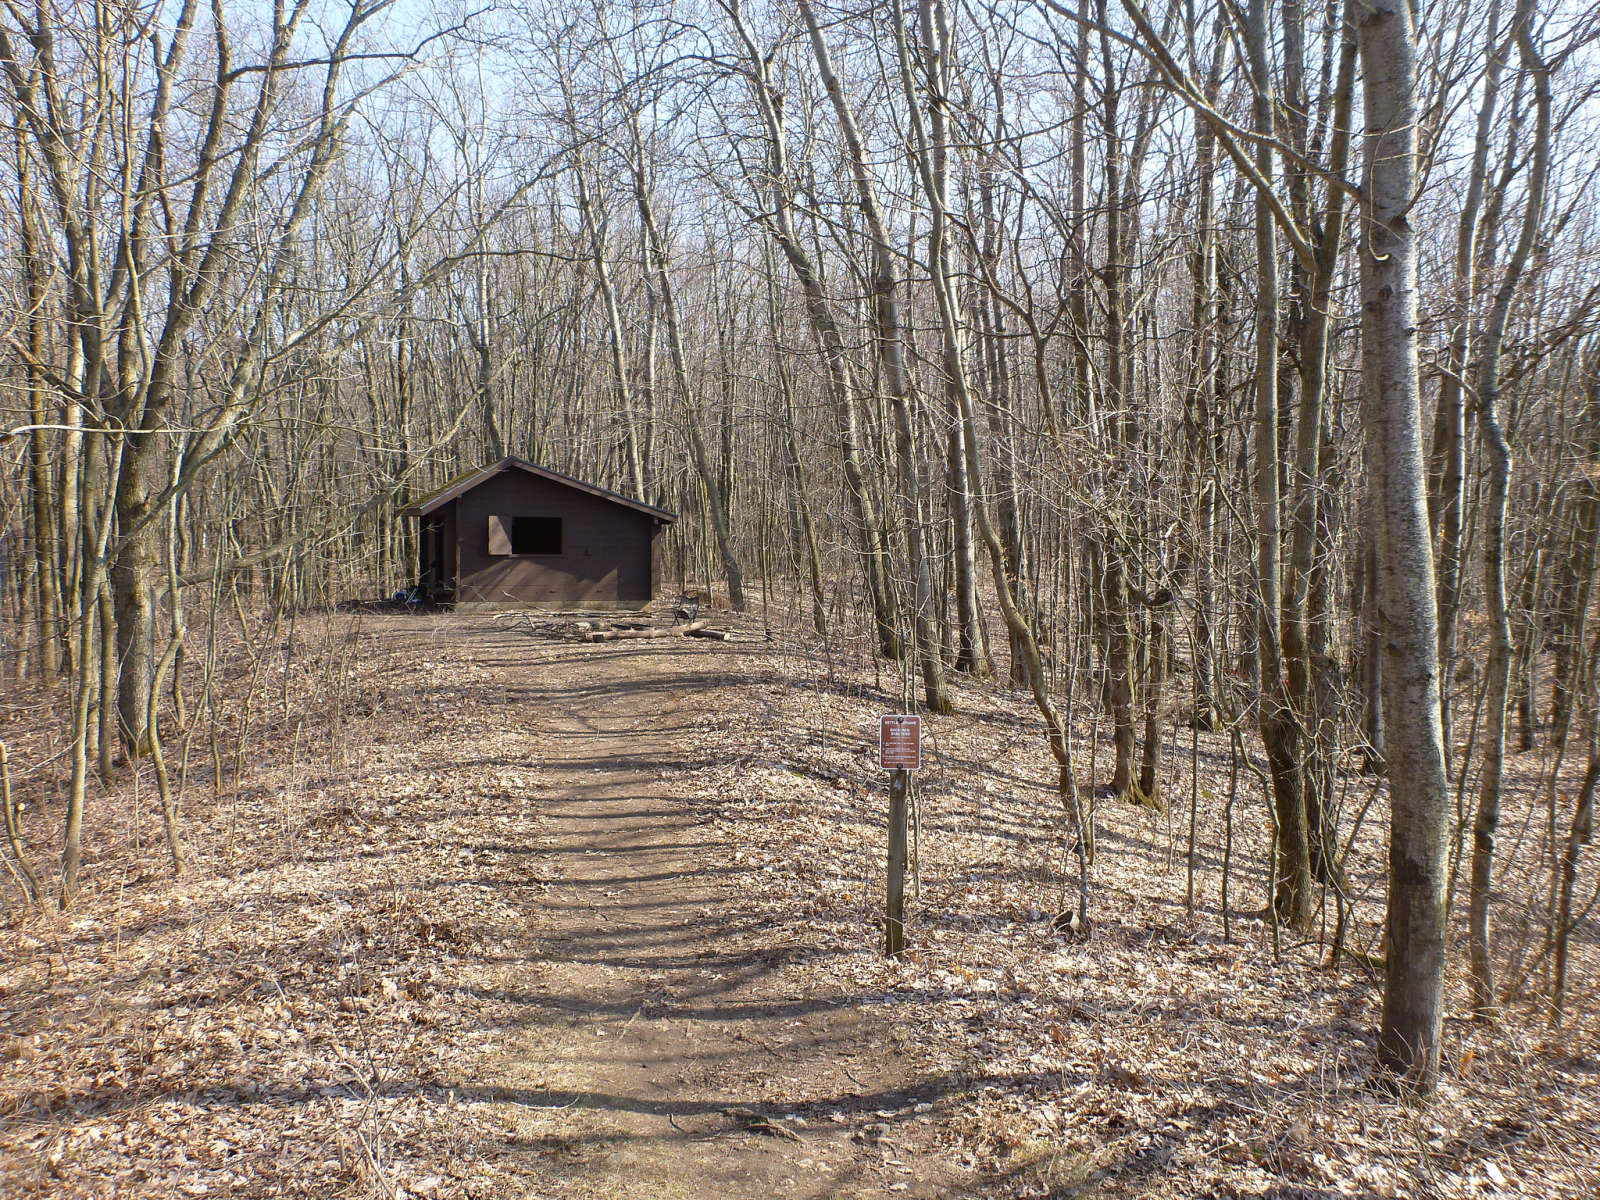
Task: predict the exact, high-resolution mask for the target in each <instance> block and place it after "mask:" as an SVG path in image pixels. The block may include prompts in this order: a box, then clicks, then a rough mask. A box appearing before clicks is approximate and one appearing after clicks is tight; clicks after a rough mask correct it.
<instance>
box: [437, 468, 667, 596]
mask: <svg viewBox="0 0 1600 1200" xmlns="http://www.w3.org/2000/svg"><path fill="white" fill-rule="evenodd" d="M441 511H442V512H448V514H449V518H448V519H447V525H448V526H450V527H451V528H447V535H450V536H451V539H452V542H453V545H452V546H451V547H450V548H449V549H447V554H448V553H450V550H454V551H455V554H456V557H457V562H458V563H459V567H458V575H457V582H456V596H455V598H456V602H457V603H458V604H487V605H495V604H507V605H513V604H533V605H548V606H552V607H559V606H573V605H593V606H596V607H606V606H624V605H626V606H636V605H643V604H647V603H649V601H650V599H651V597H652V592H653V584H654V575H655V563H656V555H655V553H654V551H655V546H654V543H655V537H656V534H657V532H658V531H659V528H660V527H659V524H658V523H657V521H656V520H655V519H653V518H652V517H650V516H648V515H646V514H644V513H641V512H638V511H635V510H632V509H629V508H626V507H623V506H622V505H619V504H615V503H612V502H611V501H608V500H605V499H603V498H601V497H599V496H594V495H590V494H588V493H585V492H582V491H578V490H576V489H575V488H571V487H564V486H562V485H560V484H557V483H552V482H550V481H549V480H545V479H541V478H539V477H537V476H534V475H530V474H528V473H526V472H524V471H518V470H516V469H515V468H507V469H506V470H503V471H501V472H500V473H499V474H497V475H494V476H492V477H490V478H489V479H486V480H484V481H483V482H482V483H480V484H478V485H477V486H476V487H474V488H472V489H471V490H469V491H467V492H465V493H463V494H462V495H460V496H458V497H456V498H455V499H454V500H452V501H450V502H449V503H447V504H445V505H442V506H441ZM490 517H504V518H508V519H509V518H511V517H558V518H560V520H561V522H562V530H561V551H562V552H561V553H560V554H551V555H542V554H541V555H503V554H491V553H490V546H489V518H490ZM508 527H509V520H508Z"/></svg>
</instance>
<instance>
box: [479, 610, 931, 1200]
mask: <svg viewBox="0 0 1600 1200" xmlns="http://www.w3.org/2000/svg"><path fill="white" fill-rule="evenodd" d="M480 653H481V655H482V657H480V660H479V661H480V662H482V663H486V664H487V665H489V666H490V668H491V670H492V671H493V675H494V678H495V680H496V681H497V683H498V684H499V685H500V687H501V688H502V689H503V692H502V699H503V702H505V703H509V704H511V705H512V706H513V711H512V712H510V713H508V714H504V715H507V716H510V717H511V718H512V720H513V721H514V722H515V721H518V720H520V721H525V722H526V725H527V727H528V728H529V729H530V730H531V732H532V733H533V735H534V739H535V741H536V743H537V744H538V745H539V747H540V748H541V754H540V761H539V762H538V764H537V769H536V773H535V780H536V787H535V788H534V791H535V793H536V795H535V797H534V798H533V799H532V800H531V801H530V802H531V803H534V804H536V805H537V806H538V808H539V811H540V816H541V818H542V819H543V824H542V825H541V828H540V833H539V837H538V841H539V844H538V845H537V846H535V847H526V846H522V847H519V846H509V847H506V849H507V850H508V851H510V852H513V853H522V854H525V855H526V858H525V859H524V861H525V862H526V863H527V864H528V866H529V869H530V870H531V871H533V872H535V873H536V874H537V879H538V881H539V884H540V886H538V887H536V888H531V889H528V890H527V894H528V895H529V896H531V897H533V899H531V901H529V902H528V903H526V905H525V907H526V917H527V925H526V929H525V931H524V935H523V939H522V941H521V942H520V943H517V944H516V953H515V955H514V956H513V957H512V959H511V960H510V961H509V962H508V965H507V968H506V969H505V971H504V972H503V973H502V974H503V986H504V987H505V989H506V993H507V995H509V996H510V997H511V998H512V999H513V1000H514V1001H515V1002H516V1004H517V1006H518V1009H517V1011H518V1013H519V1019H518V1022H517V1024H516V1026H515V1028H514V1031H513V1032H512V1033H511V1034H510V1036H509V1038H508V1040H507V1041H506V1042H505V1044H504V1046H503V1054H502V1055H501V1057H500V1067H499V1069H498V1070H497V1071H495V1072H493V1073H494V1074H496V1075H497V1076H498V1077H496V1078H486V1079H481V1080H476V1081H470V1082H471V1083H473V1084H476V1085H477V1086H479V1087H482V1088H483V1089H484V1091H485V1093H486V1094H489V1095H496V1094H498V1095H501V1096H505V1097H507V1098H512V1099H514V1101H515V1104H514V1106H513V1110H512V1111H513V1112H514V1113H515V1117H516V1124H517V1126H518V1128H517V1129H516V1131H515V1133H514V1135H513V1136H512V1137H511V1139H510V1144H511V1147H512V1153H513V1154H514V1155H515V1156H516V1157H517V1158H518V1159H519V1160H520V1161H518V1162H517V1164H516V1166H517V1168H518V1170H517V1171H516V1173H517V1174H523V1173H526V1174H527V1175H528V1176H531V1179H530V1182H531V1183H532V1184H533V1191H534V1194H536V1195H550V1196H562V1197H567V1196H570V1197H585V1198H595V1200H598V1198H601V1197H606V1198H610V1197H635V1196H636V1197H652V1198H656V1200H664V1198H668V1197H716V1198H719V1200H720V1198H724V1197H742V1196H750V1197H779V1196H783V1197H789V1196H793V1197H865V1196H878V1195H898V1196H943V1195H950V1194H954V1193H953V1191H952V1189H951V1185H950V1181H949V1179H948V1173H949V1172H948V1168H947V1167H946V1166H945V1165H943V1164H942V1162H941V1160H940V1159H939V1157H937V1156H936V1155H935V1154H933V1153H931V1150H932V1142H933V1139H934V1136H935V1133H936V1128H935V1123H936V1120H937V1118H936V1116H934V1115H932V1113H933V1109H934V1105H935V1102H936V1101H937V1100H938V1099H939V1088H938V1085H937V1082H936V1081H934V1080H931V1079H928V1078H925V1077H922V1076H921V1075H919V1072H918V1070H917V1067H916V1064H915V1061H914V1056H913V1055H912V1054H911V1053H909V1052H902V1051H900V1050H897V1049H896V1045H897V1043H896V1040H895V1037H894V1032H895V1031H894V1030H892V1029H890V1028H887V1027H886V1025H887V1022H886V1021H885V1019H884V1018H882V1017H880V1016H879V1014H878V1013H877V1012H876V1011H874V1009H873V1007H872V1006H871V1005H870V1004H864V1003H862V1002H861V998H860V997H858V996H855V995H853V994H852V992H851V991H850V989H849V988H848V987H845V986H839V985H837V984H834V983H831V982H824V983H822V984H819V983H818V982H817V981H818V980H819V979H822V980H826V979H827V976H826V973H825V972H820V973H819V972H818V971H817V970H816V969H815V966H814V965H813V966H811V967H810V968H809V969H805V970H801V969H798V968H799V964H801V963H803V962H805V961H807V959H808V958H812V957H813V953H814V951H815V950H816V948H814V947H803V946H795V945H793V944H790V945H779V946H773V945H768V946H766V948H764V949H763V948H762V945H763V943H762V939H761V937H760V936H759V931H758V930H751V929H746V928H741V927H740V926H739V923H738V921H737V919H735V918H732V917H730V916H729V915H728V914H729V913H730V912H732V911H734V909H733V908H732V907H731V906H729V905H727V904H726V900H727V899H728V889H729V887H730V886H731V885H730V883H729V878H730V877H731V876H734V875H736V874H737V872H736V870H735V869H734V868H733V866H732V863H731V858H732V856H733V855H734V854H735V853H736V848H735V847H732V846H729V845H726V844H719V842H718V841H717V840H716V838H715V837H714V835H713V834H712V832H711V830H710V826H709V823H706V822H702V821H700V820H698V819H697V818H696V815H695V812H694V811H693V809H692V808H691V807H690V806H689V805H687V804H686V803H685V802H684V801H683V800H682V799H679V798H675V797H674V793H675V792H679V791H681V785H682V782H683V777H684V776H685V774H686V773H688V772H690V771H691V770H692V769H693V767H694V766H695V764H696V761H697V758H696V756H697V748H696V745H695V743H694V738H693V736H692V732H691V731H689V730H688V728H687V725H688V720H687V718H689V717H690V716H692V715H695V714H701V713H704V712H705V711H706V706H707V705H715V704H716V703H718V702H719V700H720V698H721V693H722V691H723V690H724V689H726V688H729V687H730V684H731V685H732V686H737V684H736V683H734V682H733V681H731V680H730V677H729V675H728V672H729V671H730V668H731V669H734V670H736V667H734V666H732V664H730V660H729V657H728V656H729V655H736V654H737V651H734V650H732V649H730V648H718V649H715V650H713V649H710V648H703V647H698V646H695V645H694V644H692V643H670V644H664V645H660V646H653V647H648V648H645V649H638V648H632V647H622V648H610V647H581V648H574V647H565V646H561V647H551V646H538V645H537V644H535V646H534V647H530V644H529V641H528V640H527V639H526V638H522V637H518V636H517V635H514V634H504V635H494V636H492V637H490V638H487V639H485V641H484V642H483V643H482V645H481V647H480ZM746 686H748V685H746ZM745 699H746V701H747V700H748V698H745ZM530 851H531V852H530ZM502 1163H503V1165H509V1164H505V1162H504V1160H502Z"/></svg>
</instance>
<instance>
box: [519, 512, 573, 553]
mask: <svg viewBox="0 0 1600 1200" xmlns="http://www.w3.org/2000/svg"><path fill="white" fill-rule="evenodd" d="M511 553H513V554H560V553H561V518H560V517H512V518H511Z"/></svg>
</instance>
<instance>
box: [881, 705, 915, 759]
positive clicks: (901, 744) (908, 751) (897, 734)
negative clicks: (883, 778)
mask: <svg viewBox="0 0 1600 1200" xmlns="http://www.w3.org/2000/svg"><path fill="white" fill-rule="evenodd" d="M878 766H879V767H881V768H882V769H883V770H885V771H895V770H905V771H915V770H918V769H919V768H921V766H922V718H921V717H919V716H915V715H910V714H906V715H898V716H896V715H886V716H882V717H879V718H878Z"/></svg>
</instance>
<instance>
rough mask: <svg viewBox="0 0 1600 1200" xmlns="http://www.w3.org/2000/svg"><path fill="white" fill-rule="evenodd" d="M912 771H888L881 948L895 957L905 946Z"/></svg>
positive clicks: (902, 769) (899, 768) (900, 768)
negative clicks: (886, 863) (886, 868)
mask: <svg viewBox="0 0 1600 1200" xmlns="http://www.w3.org/2000/svg"><path fill="white" fill-rule="evenodd" d="M910 791H911V773H910V772H909V771H907V770H906V769H905V768H903V767H897V768H895V770H893V771H891V772H890V773H889V895H888V899H887V902H886V903H885V905H884V914H883V951H884V953H885V954H887V955H888V956H889V957H890V958H896V957H898V956H899V955H901V954H903V953H904V952H905V948H906V813H907V811H908V809H909V807H910V806H909V805H908V804H907V796H908V795H909V793H910Z"/></svg>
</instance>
